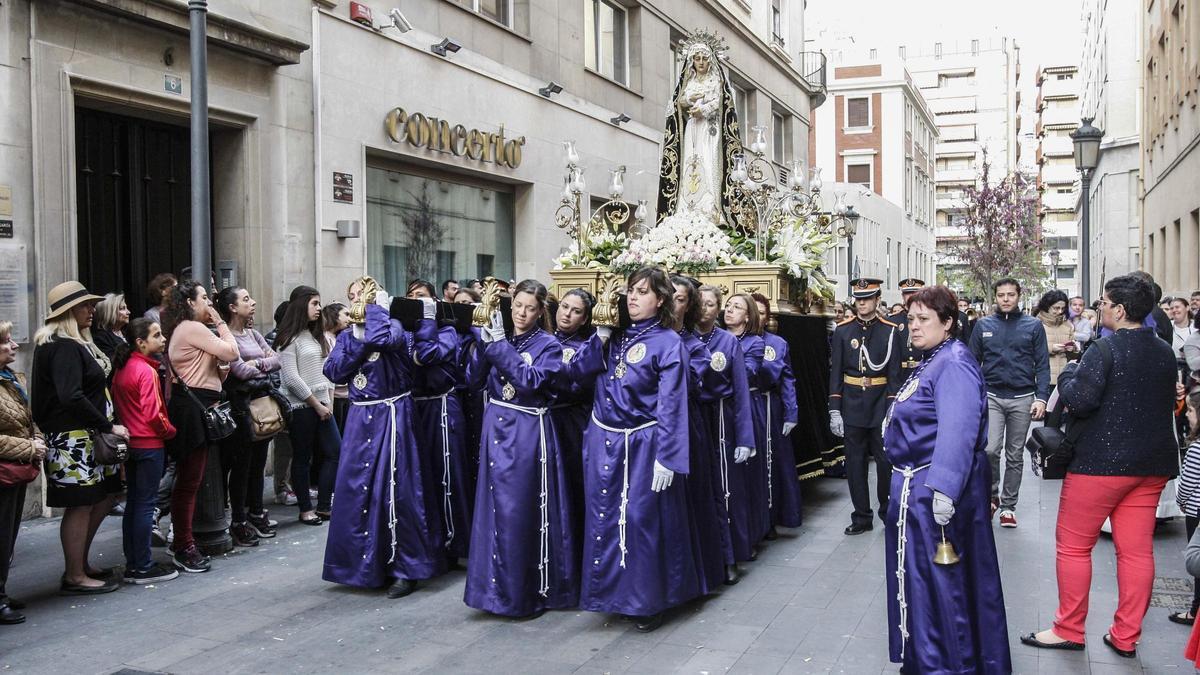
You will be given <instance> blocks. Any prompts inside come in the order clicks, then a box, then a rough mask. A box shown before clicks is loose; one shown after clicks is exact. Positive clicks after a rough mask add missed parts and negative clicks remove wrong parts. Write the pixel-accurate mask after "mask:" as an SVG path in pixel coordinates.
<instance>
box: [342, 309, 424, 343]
mask: <svg viewBox="0 0 1200 675" xmlns="http://www.w3.org/2000/svg"><path fill="white" fill-rule="evenodd" d="M366 319H367V321H366V325H365V327H364V331H365V332H366V335H365V342H366V343H367V346H369V347H374V348H375V349H380V350H386V351H397V350H404V349H406V348H408V339H409V336H408V332H407V331H405V330H404V326H401V325H400V322H399V321H397V320H395V319H393V318H392V316H391V315H390V314H388V311H387V310H386V309H384V308H383V307H380V306H379V305H367V316H366ZM347 330H352V329H347ZM343 332H344V331H343ZM339 337H340V336H339Z"/></svg>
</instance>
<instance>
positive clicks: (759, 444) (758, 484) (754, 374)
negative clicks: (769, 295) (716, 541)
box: [738, 333, 771, 544]
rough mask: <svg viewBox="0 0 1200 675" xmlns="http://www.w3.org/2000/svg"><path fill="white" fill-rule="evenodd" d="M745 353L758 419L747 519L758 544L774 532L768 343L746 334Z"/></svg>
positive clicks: (748, 467)
mask: <svg viewBox="0 0 1200 675" xmlns="http://www.w3.org/2000/svg"><path fill="white" fill-rule="evenodd" d="M738 340H739V341H741V343H742V353H743V354H744V355H745V357H746V361H745V363H746V378H747V380H749V382H750V390H751V391H750V410H751V416H752V417H753V419H754V446H753V447H754V449H755V452H754V454H752V455H751V456H750V459H748V460H746V463H745V464H744V466H745V472H746V484H747V486H748V489H747V493H748V494H749V496H750V507H749V508H750V512H749V516H748V519H747V522H748V523H749V525H748V528H749V532H750V542H751V543H752V544H756V543H758V542H759V541H761V540H762V538H763V537H765V536H767V531H768V530H770V529H771V510H770V509H769V508H767V426H766V420H767V418H766V414H765V409H762V408H760V406H759V405H758V404H757V399H758V398H759V396H760V390H759V377H760V373H761V372H762V364H763V355H764V354H765V352H766V346H767V345H766V343H765V342H763V339H762V336H760V335H750V334H747V333H743V334H742V336H741V337H739V338H738Z"/></svg>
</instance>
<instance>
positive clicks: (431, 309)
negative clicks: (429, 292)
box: [421, 298, 437, 319]
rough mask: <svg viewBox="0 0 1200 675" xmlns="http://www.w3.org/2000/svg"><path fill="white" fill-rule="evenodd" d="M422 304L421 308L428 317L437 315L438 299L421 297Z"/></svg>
mask: <svg viewBox="0 0 1200 675" xmlns="http://www.w3.org/2000/svg"><path fill="white" fill-rule="evenodd" d="M421 304H422V305H423V306H422V307H421V309H422V311H423V312H424V316H425V318H426V319H433V318H436V317H437V300H434V299H433V298H421Z"/></svg>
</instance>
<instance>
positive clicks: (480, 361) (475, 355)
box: [463, 340, 492, 391]
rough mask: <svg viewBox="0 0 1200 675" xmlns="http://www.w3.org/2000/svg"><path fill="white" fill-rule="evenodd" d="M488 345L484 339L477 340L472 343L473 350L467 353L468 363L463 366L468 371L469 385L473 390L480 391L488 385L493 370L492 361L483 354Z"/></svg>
mask: <svg viewBox="0 0 1200 675" xmlns="http://www.w3.org/2000/svg"><path fill="white" fill-rule="evenodd" d="M486 346H487V345H485V344H484V343H483V340H476V341H475V342H474V343H473V345H472V348H471V352H470V353H469V354H467V357H466V363H465V364H464V366H463V369H464V370H465V371H466V378H467V387H468V388H469V389H471V390H473V391H479V390H481V389H483V388H484V387H486V386H487V379H488V375H490V374H491V372H492V362H491V361H488V360H487V359H486V358H484V355H483V350H484V347H486Z"/></svg>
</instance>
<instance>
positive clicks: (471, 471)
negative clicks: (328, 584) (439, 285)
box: [454, 287, 483, 503]
mask: <svg viewBox="0 0 1200 675" xmlns="http://www.w3.org/2000/svg"><path fill="white" fill-rule="evenodd" d="M479 300H480V298H479V294H478V293H476V292H475V290H474V289H472V288H468V287H463V288H460V289H458V293H456V294H455V295H454V302H455V304H462V305H475V304H478V303H479ZM477 347H478V348H480V349H482V347H481V346H480V345H479V329H478V328H476V327H475V326H471V328H470V329H469V330H467V331H465V332H463V333H459V335H458V347H457V350H456V352H455V357H454V362H455V364H457V366H458V368H457V372H456V373H455V377H454V391H455V392H456V393H457V394H458V403H459V405H460V406H462V411H463V420H464V421H465V422H466V425H467V430H466V448H467V495H468V496H469V497H471V498H472V500H473V499H474V497H475V485H476V483H477V482H478V481H479V434H480V432H481V430H482V426H483V390H482V389H480V388H476V387H471V386H470V385H469V383H468V382H467V363H468V362H470V360H471V356H472V355H473V354H474V352H475V349H476V348H477ZM472 503H473V502H472Z"/></svg>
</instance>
